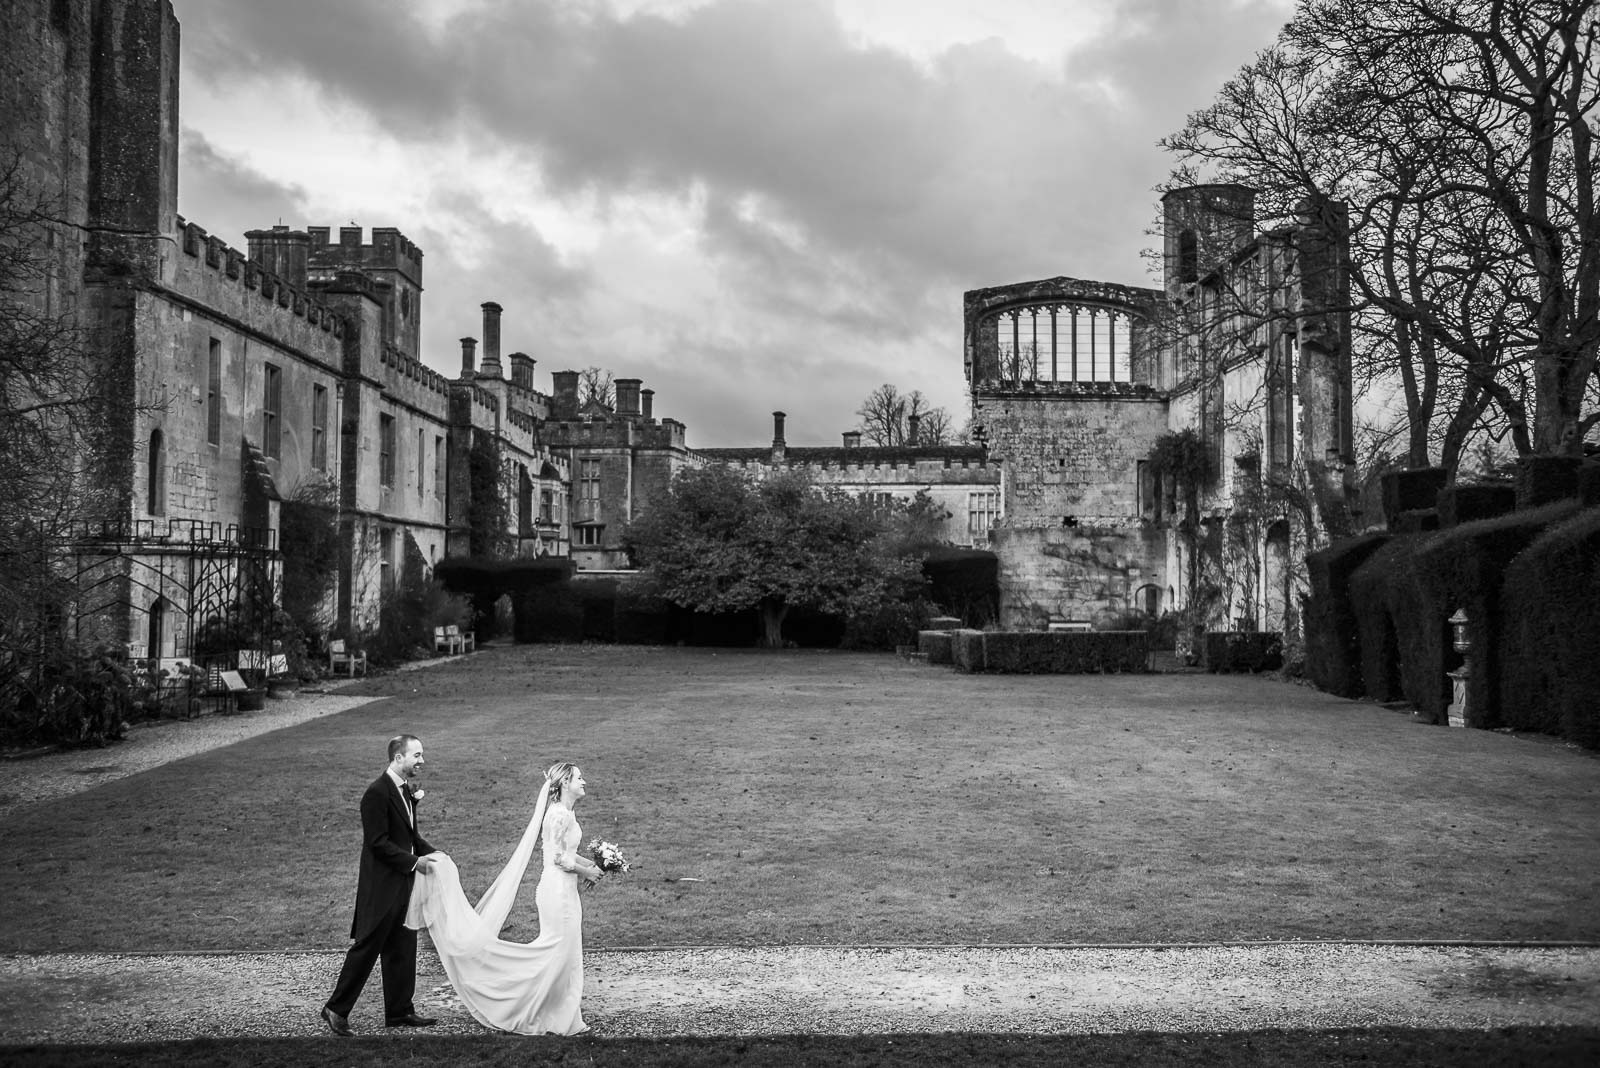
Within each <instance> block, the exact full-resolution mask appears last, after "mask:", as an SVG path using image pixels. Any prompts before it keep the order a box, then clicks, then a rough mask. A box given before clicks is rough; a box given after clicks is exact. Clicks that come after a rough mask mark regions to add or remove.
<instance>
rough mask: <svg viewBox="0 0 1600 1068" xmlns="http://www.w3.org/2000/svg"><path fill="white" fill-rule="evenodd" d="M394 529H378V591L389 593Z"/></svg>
mask: <svg viewBox="0 0 1600 1068" xmlns="http://www.w3.org/2000/svg"><path fill="white" fill-rule="evenodd" d="M394 542H395V538H394V527H387V526H385V527H379V528H378V589H379V591H380V592H382V593H385V594H387V593H390V592H391V591H392V590H393V589H394V581H395V568H394Z"/></svg>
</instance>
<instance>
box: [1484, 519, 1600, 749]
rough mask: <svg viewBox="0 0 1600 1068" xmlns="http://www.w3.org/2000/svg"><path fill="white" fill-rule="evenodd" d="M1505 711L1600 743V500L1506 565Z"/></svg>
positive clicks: (1529, 723)
mask: <svg viewBox="0 0 1600 1068" xmlns="http://www.w3.org/2000/svg"><path fill="white" fill-rule="evenodd" d="M1500 656H1501V670H1500V677H1499V709H1500V717H1501V719H1502V721H1503V722H1504V723H1505V725H1506V726H1509V727H1518V728H1522V729H1524V730H1536V731H1545V732H1549V733H1556V734H1560V735H1562V736H1564V737H1566V738H1568V739H1569V740H1571V741H1574V742H1577V743H1578V744H1579V745H1582V746H1585V747H1587V748H1590V749H1600V508H1587V509H1584V510H1583V511H1581V512H1579V513H1578V514H1576V515H1574V516H1572V517H1571V518H1569V519H1567V520H1566V521H1565V522H1561V523H1557V524H1554V525H1552V526H1551V527H1550V528H1549V529H1547V530H1546V531H1545V532H1544V533H1542V534H1541V535H1540V536H1539V537H1538V538H1536V539H1535V540H1534V541H1533V543H1532V544H1531V545H1529V546H1528V547H1527V549H1525V550H1524V551H1523V552H1522V554H1521V555H1520V556H1518V557H1517V558H1516V559H1515V560H1513V561H1512V562H1511V564H1510V566H1509V567H1507V568H1506V577H1505V627H1504V629H1503V632H1502V636H1501V642H1500Z"/></svg>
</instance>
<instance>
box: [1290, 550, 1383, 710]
mask: <svg viewBox="0 0 1600 1068" xmlns="http://www.w3.org/2000/svg"><path fill="white" fill-rule="evenodd" d="M1388 540H1389V535H1387V534H1364V535H1361V536H1358V537H1354V538H1347V539H1345V540H1344V541H1340V542H1337V543H1335V544H1333V545H1330V546H1328V548H1326V549H1323V550H1321V551H1319V552H1314V553H1312V554H1310V555H1309V556H1307V557H1306V565H1307V569H1308V571H1309V572H1310V578H1311V598H1310V600H1309V601H1308V602H1307V604H1306V611H1305V634H1306V638H1305V670H1306V674H1307V675H1309V676H1310V678H1311V681H1312V683H1313V684H1314V685H1315V686H1316V687H1317V688H1318V689H1320V690H1324V691H1326V692H1328V693H1331V694H1337V695H1338V696H1340V697H1360V696H1362V695H1363V694H1365V693H1366V692H1367V689H1366V687H1365V686H1364V685H1363V683H1362V678H1361V641H1360V631H1359V627H1358V625H1357V612H1356V606H1355V602H1354V599H1353V595H1352V593H1351V585H1350V580H1351V576H1352V575H1353V574H1354V573H1355V570H1356V568H1358V567H1360V566H1361V565H1362V564H1363V563H1365V562H1366V560H1367V558H1368V557H1370V556H1371V555H1372V554H1373V553H1374V552H1376V551H1377V550H1378V549H1379V548H1381V547H1382V546H1383V544H1384V543H1385V542H1387V541H1388Z"/></svg>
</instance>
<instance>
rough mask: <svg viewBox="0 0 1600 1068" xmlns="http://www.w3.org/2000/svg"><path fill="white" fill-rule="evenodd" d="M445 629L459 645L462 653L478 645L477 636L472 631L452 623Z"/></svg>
mask: <svg viewBox="0 0 1600 1068" xmlns="http://www.w3.org/2000/svg"><path fill="white" fill-rule="evenodd" d="M445 631H446V633H448V634H449V635H450V637H452V638H454V639H455V640H456V642H457V644H459V645H460V646H461V651H462V652H463V653H470V652H472V651H473V650H474V649H476V648H477V647H478V641H477V636H476V634H475V633H474V632H473V631H470V630H462V629H461V628H460V627H458V626H456V625H455V624H454V623H452V624H450V625H449V626H448V627H446V628H445Z"/></svg>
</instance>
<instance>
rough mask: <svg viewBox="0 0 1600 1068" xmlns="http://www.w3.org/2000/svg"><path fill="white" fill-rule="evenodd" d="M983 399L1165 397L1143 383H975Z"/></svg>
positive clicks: (1159, 391) (1157, 398)
mask: <svg viewBox="0 0 1600 1068" xmlns="http://www.w3.org/2000/svg"><path fill="white" fill-rule="evenodd" d="M972 391H973V392H974V393H982V394H983V395H984V396H986V397H1013V398H1016V397H1021V398H1031V397H1054V398H1059V399H1062V400H1100V399H1106V400H1110V399H1118V400H1165V399H1167V394H1166V393H1164V392H1162V391H1161V390H1159V389H1156V388H1155V387H1154V386H1152V385H1149V384H1148V383H1145V382H1047V381H1038V382H1035V381H1027V380H1024V381H1022V382H1001V381H993V382H975V383H973V386H972Z"/></svg>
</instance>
